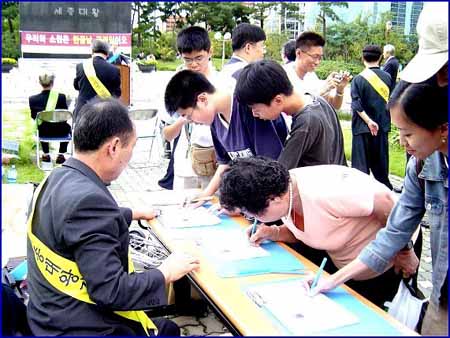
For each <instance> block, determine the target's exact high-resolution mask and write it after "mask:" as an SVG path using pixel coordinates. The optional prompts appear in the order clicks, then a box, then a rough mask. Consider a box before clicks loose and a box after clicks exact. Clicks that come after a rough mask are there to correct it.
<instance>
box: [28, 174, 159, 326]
mask: <svg viewBox="0 0 450 338" xmlns="http://www.w3.org/2000/svg"><path fill="white" fill-rule="evenodd" d="M46 181H47V178H45V179H44V180H43V181H42V183H41V184H40V185H39V187H38V188H37V189H36V192H35V194H34V198H33V205H32V209H31V215H30V218H29V219H28V231H27V233H28V238H29V239H30V242H31V246H32V247H33V253H34V258H35V261H36V265H37V266H38V268H39V271H40V272H41V273H42V275H43V276H44V278H45V279H46V280H47V282H48V283H49V284H50V285H52V286H53V287H54V288H55V289H57V290H58V291H60V292H62V293H64V294H66V295H68V296H71V297H73V298H75V299H77V300H79V301H82V302H85V303H89V304H95V303H94V302H93V301H92V300H91V299H90V298H89V294H88V292H87V288H86V282H85V280H84V278H83V276H82V275H81V273H80V271H79V269H78V266H77V263H75V262H73V261H71V260H69V259H67V258H65V257H62V256H60V255H59V254H57V253H56V252H54V251H52V250H51V249H50V248H49V247H47V246H46V245H45V244H44V243H42V242H41V240H39V238H37V237H36V236H35V235H34V234H33V231H32V230H33V216H34V210H35V208H36V202H37V199H38V197H39V195H40V192H41V190H42V187H43V186H44V185H45V182H46ZM128 264H129V273H131V272H133V271H134V265H133V262H132V261H131V257H130V256H128ZM114 313H115V314H117V315H119V316H121V317H124V318H126V319H129V320H133V321H135V322H139V323H141V325H142V327H143V328H144V330H145V333H146V334H147V335H149V331H148V330H155V334H157V332H158V331H157V329H156V326H155V324H153V322H152V321H151V319H150V318H148V317H147V315H146V314H145V312H144V311H135V310H134V311H114Z"/></svg>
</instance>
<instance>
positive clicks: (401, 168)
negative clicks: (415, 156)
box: [342, 127, 406, 177]
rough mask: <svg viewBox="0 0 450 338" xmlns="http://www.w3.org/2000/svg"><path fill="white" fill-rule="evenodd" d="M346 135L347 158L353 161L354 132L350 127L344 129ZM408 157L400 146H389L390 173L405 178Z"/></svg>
mask: <svg viewBox="0 0 450 338" xmlns="http://www.w3.org/2000/svg"><path fill="white" fill-rule="evenodd" d="M342 132H343V133H344V148H345V157H346V158H347V160H351V158H352V157H351V153H352V130H351V128H348V127H342ZM405 165H406V155H405V150H404V149H403V148H402V147H400V146H395V145H392V144H389V173H391V174H393V175H396V176H399V177H404V176H405Z"/></svg>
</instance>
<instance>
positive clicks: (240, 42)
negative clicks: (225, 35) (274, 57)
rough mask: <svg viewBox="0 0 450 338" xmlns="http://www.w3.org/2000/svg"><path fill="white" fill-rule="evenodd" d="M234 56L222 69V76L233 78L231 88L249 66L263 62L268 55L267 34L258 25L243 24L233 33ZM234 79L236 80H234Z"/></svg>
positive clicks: (232, 46)
mask: <svg viewBox="0 0 450 338" xmlns="http://www.w3.org/2000/svg"><path fill="white" fill-rule="evenodd" d="M231 36H232V40H231V48H232V49H233V55H231V58H230V60H229V61H228V62H227V63H226V64H225V66H224V67H223V69H222V72H221V74H222V76H223V77H224V78H225V77H231V78H232V79H230V81H231V87H233V86H234V85H235V82H236V80H237V78H238V76H239V73H240V71H241V70H242V68H244V67H245V66H246V65H247V64H249V63H251V62H254V61H258V60H262V59H263V58H264V54H265V53H266V33H265V32H264V30H263V29H262V28H261V27H259V26H256V25H251V24H249V23H241V24H239V25H237V26H236V27H235V28H234V29H233V32H232V33H231ZM233 79H234V80H233Z"/></svg>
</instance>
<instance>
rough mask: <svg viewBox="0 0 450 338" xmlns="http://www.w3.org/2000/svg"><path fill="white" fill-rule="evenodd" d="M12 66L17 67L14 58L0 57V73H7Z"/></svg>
mask: <svg viewBox="0 0 450 338" xmlns="http://www.w3.org/2000/svg"><path fill="white" fill-rule="evenodd" d="M13 67H17V61H16V60H14V59H12V58H2V73H9V71H10V70H11V69H12V68H13Z"/></svg>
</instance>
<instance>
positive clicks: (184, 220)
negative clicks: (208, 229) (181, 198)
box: [160, 206, 221, 228]
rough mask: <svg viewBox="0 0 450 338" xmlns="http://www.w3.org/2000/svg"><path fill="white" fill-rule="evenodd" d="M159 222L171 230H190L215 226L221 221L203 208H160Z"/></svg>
mask: <svg viewBox="0 0 450 338" xmlns="http://www.w3.org/2000/svg"><path fill="white" fill-rule="evenodd" d="M160 218H161V222H162V223H163V224H164V226H166V227H171V228H191V227H200V226H209V225H217V224H220V223H221V219H220V218H219V217H217V216H216V215H214V214H212V213H209V212H208V210H206V209H205V208H204V207H199V208H196V209H192V208H189V207H187V208H182V207H180V206H170V207H165V208H162V211H161V216H160Z"/></svg>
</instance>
